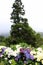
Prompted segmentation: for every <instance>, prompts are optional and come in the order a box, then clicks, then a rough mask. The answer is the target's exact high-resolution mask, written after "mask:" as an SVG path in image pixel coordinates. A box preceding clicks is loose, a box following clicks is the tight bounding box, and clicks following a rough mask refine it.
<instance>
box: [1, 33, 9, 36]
mask: <svg viewBox="0 0 43 65" xmlns="http://www.w3.org/2000/svg"><path fill="white" fill-rule="evenodd" d="M9 35H10V34H9V33H1V34H0V36H5V37H8V36H9Z"/></svg>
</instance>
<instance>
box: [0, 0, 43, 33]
mask: <svg viewBox="0 0 43 65" xmlns="http://www.w3.org/2000/svg"><path fill="white" fill-rule="evenodd" d="M13 3H14V0H0V33H8V32H9V31H10V30H11V25H12V23H11V22H10V21H11V20H10V17H11V15H10V14H11V12H12V4H13ZM22 3H23V5H24V9H25V17H26V18H27V19H28V23H29V25H30V26H31V27H32V28H33V30H35V31H36V32H43V0H22Z"/></svg>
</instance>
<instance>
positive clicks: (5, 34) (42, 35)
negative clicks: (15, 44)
mask: <svg viewBox="0 0 43 65" xmlns="http://www.w3.org/2000/svg"><path fill="white" fill-rule="evenodd" d="M38 33H39V34H40V35H41V37H43V32H38ZM9 35H10V33H1V34H0V36H5V37H8V36H9Z"/></svg>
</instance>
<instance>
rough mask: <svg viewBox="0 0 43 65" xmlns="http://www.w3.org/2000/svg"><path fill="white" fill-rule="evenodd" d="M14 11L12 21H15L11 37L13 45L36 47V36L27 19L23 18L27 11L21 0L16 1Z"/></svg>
mask: <svg viewBox="0 0 43 65" xmlns="http://www.w3.org/2000/svg"><path fill="white" fill-rule="evenodd" d="M12 9H13V11H12V13H11V20H13V21H12V22H13V24H12V25H11V36H12V42H13V44H14V43H20V42H25V43H28V44H31V45H35V41H36V39H35V34H34V31H33V30H32V28H31V27H30V26H29V24H28V20H27V18H24V17H23V16H24V15H25V10H24V5H23V4H22V2H21V0H15V2H14V3H13V7H12Z"/></svg>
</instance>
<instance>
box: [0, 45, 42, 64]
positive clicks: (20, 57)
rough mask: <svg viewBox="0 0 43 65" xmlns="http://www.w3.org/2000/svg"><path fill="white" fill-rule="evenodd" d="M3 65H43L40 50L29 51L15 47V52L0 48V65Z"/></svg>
mask: <svg viewBox="0 0 43 65" xmlns="http://www.w3.org/2000/svg"><path fill="white" fill-rule="evenodd" d="M2 61H3V62H4V65H43V50H42V48H37V49H32V50H31V49H30V48H29V47H27V48H23V47H21V46H20V45H16V50H12V49H11V48H9V47H5V46H0V63H1V62H2Z"/></svg>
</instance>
